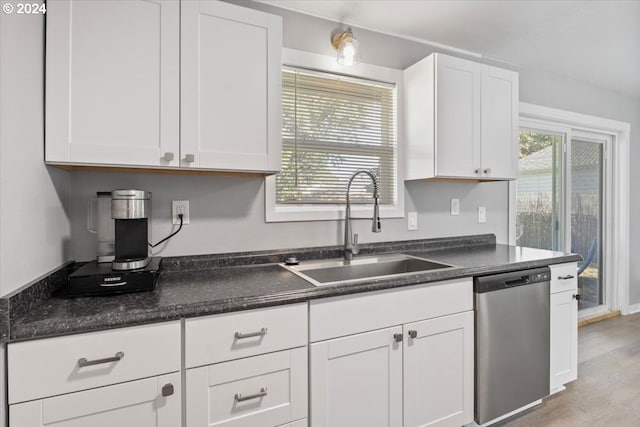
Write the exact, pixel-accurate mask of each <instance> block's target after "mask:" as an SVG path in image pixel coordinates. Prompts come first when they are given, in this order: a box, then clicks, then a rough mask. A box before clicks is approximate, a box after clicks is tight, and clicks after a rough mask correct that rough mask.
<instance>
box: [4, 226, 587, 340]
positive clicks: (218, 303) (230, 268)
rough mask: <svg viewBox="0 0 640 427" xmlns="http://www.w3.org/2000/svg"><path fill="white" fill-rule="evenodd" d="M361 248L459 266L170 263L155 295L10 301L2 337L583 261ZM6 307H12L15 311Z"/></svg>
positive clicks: (457, 243)
mask: <svg viewBox="0 0 640 427" xmlns="http://www.w3.org/2000/svg"><path fill="white" fill-rule="evenodd" d="M363 249H364V250H363V251H362V252H363V254H362V255H360V256H367V255H374V254H378V253H405V254H410V255H414V256H418V257H424V258H428V259H431V260H435V261H439V262H443V263H447V264H452V265H455V266H456V267H455V268H451V269H446V270H437V271H432V272H423V273H415V274H407V275H403V276H395V277H386V278H378V279H372V280H366V281H362V282H358V283H355V284H346V285H345V284H342V285H339V284H336V285H328V286H322V287H316V286H314V285H312V284H310V283H308V282H307V281H305V280H303V279H302V278H300V277H298V276H297V275H295V274H294V273H292V272H290V271H288V270H286V269H284V268H282V267H281V266H279V265H277V264H276V262H278V261H281V260H284V259H285V258H286V257H287V256H289V255H297V256H298V258H299V259H301V260H303V261H304V260H310V259H325V258H335V257H338V256H339V254H340V247H337V246H336V247H325V248H310V249H299V250H285V251H262V252H251V253H243V254H220V255H211V256H197V257H176V258H167V259H165V261H163V263H164V264H165V266H164V267H163V269H164V270H163V273H162V274H161V276H160V279H159V282H158V286H157V288H156V290H155V291H153V292H144V293H134V294H124V295H116V296H108V297H90V298H75V299H66V298H64V297H63V296H62V295H61V294H60V292H58V293H57V294H56V293H55V292H54V293H53V294H51V295H46V293H44V294H43V293H42V292H40V293H39V295H40V296H39V298H35V299H34V300H26V297H24V296H21V294H15V295H13V296H12V298H13V300H10V299H7V297H5V298H4V299H3V300H5V301H3V302H2V303H3V304H4V305H8V307H5V309H6V310H9V313H8V315H7V316H3V317H5V319H3V320H5V321H6V322H4V321H3V322H2V323H7V324H6V325H5V328H6V330H5V331H4V333H2V334H1V335H0V339H2V341H5V342H13V341H21V340H28V339H35V338H43V337H49V336H57V335H66V334H71V333H79V332H89V331H95V330H102V329H108V328H115V327H123V326H132V325H139V324H145V323H152V322H161V321H168V320H175V319H180V318H183V317H194V316H203V315H210V314H217V313H224V312H229V311H237V310H245V309H251V308H258V307H266V306H273V305H281V304H289V303H295V302H301V301H308V300H311V299H316V298H325V297H332V296H339V295H346V294H352V293H358V292H368V291H374V290H381V289H388V288H393V287H402V286H410V285H415V284H419V283H428V282H435V281H440V280H447V279H455V278H462V277H471V276H478V275H485V274H491V273H500V272H506V271H513V270H520V269H526V268H534V267H540V266H546V265H550V264H558V263H563V262H570V261H579V260H581V257H580V256H579V255H574V254H565V253H562V252H552V251H545V250H540V249H531V248H521V247H515V246H507V245H499V244H495V237H494V236H493V235H481V236H463V237H456V238H451V239H429V240H423V241H409V242H394V243H386V244H382V243H378V244H371V245H366V246H365V245H363ZM67 269H68V267H67ZM67 273H68V272H67ZM57 274H58V275H59V276H60V275H61V273H59V272H58V273H57ZM47 279H48V280H49V282H51V279H50V278H47ZM48 286H49V287H51V286H52V285H50V283H49V284H48ZM26 291H29V292H30V294H38V293H37V292H34V291H33V290H29V289H26V290H23V291H21V292H26ZM16 295H18V297H19V298H16ZM20 298H22V299H20ZM8 302H10V303H13V306H15V309H14V310H13V312H12V311H11V304H8ZM0 308H2V307H1V306H0Z"/></svg>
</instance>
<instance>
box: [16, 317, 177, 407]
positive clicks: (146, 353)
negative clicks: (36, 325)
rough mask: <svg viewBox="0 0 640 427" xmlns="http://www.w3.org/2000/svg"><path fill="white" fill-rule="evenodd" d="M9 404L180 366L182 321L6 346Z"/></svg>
mask: <svg viewBox="0 0 640 427" xmlns="http://www.w3.org/2000/svg"><path fill="white" fill-rule="evenodd" d="M7 358H8V378H9V403H10V404H13V403H18V402H24V401H27V400H34V399H39V398H43V397H48V396H54V395H58V394H64V393H70V392H73V391H79V390H85V389H89V388H95V387H101V386H105V385H110V384H116V383H121V382H124V381H130V380H134V379H139V378H146V377H151V376H155V375H160V374H164V373H169V372H177V371H179V370H180V322H171V323H164V324H160V325H147V326H136V327H132V328H124V329H117V330H110V331H103V332H92V333H88V334H79V335H70V336H66V337H58V338H47V339H42V340H35V341H27V342H21V343H15V344H9V345H8V347H7Z"/></svg>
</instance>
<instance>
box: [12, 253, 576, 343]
mask: <svg viewBox="0 0 640 427" xmlns="http://www.w3.org/2000/svg"><path fill="white" fill-rule="evenodd" d="M580 260H582V257H581V256H580V255H576V254H566V255H561V256H555V257H551V258H540V259H536V260H529V261H521V262H514V263H509V264H501V265H487V266H481V267H458V268H454V269H448V270H440V271H435V272H426V273H416V274H411V275H406V276H403V277H392V278H385V279H377V280H367V281H362V282H361V283H356V284H348V285H330V286H319V287H314V288H306V289H301V290H296V291H286V292H280V293H274V294H270V295H264V296H250V297H238V298H231V299H221V300H216V301H205V302H202V303H198V304H189V305H188V306H182V305H175V306H169V307H164V308H162V309H161V310H156V311H155V312H154V310H153V309H148V310H139V311H129V312H128V313H127V317H126V318H125V319H123V320H121V321H120V320H118V318H117V317H115V316H113V315H112V313H106V314H105V315H104V316H95V315H94V316H84V317H77V318H74V319H73V321H72V322H67V323H66V327H65V328H60V329H58V330H56V329H55V328H51V325H50V324H49V323H50V322H47V321H42V322H40V323H42V327H38V325H37V324H34V322H31V323H29V324H28V326H25V327H24V329H26V330H21V324H20V321H19V320H18V321H17V322H15V323H14V324H12V325H11V327H10V330H9V334H8V336H6V337H3V339H1V340H0V342H3V343H15V342H22V341H28V340H34V339H44V338H52V337H59V336H65V335H72V334H79V333H89V332H96V331H101V330H108V329H116V328H124V327H130V326H139V325H144V324H150V323H160V322H165V321H175V320H180V319H188V318H192V317H202V316H210V315H215V314H222V313H229V312H234V311H243V310H251V309H256V308H263V307H271V306H278V305H285V304H294V303H299V302H308V301H311V300H315V299H319V298H331V297H338V296H344V295H353V294H359V293H365V292H374V291H381V290H387V289H395V288H402V287H407V286H414V285H420V284H425V283H433V282H441V281H445V280H455V279H461V278H467V277H474V276H481V275H487V274H495V273H503V272H509V271H516V270H522V269H528V268H536V267H544V266H548V265H552V264H562V263H566V262H577V261H580ZM292 274H293V273H292Z"/></svg>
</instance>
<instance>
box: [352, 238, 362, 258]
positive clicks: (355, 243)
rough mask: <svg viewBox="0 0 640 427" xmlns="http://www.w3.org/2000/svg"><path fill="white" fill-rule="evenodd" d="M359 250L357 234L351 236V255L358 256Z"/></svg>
mask: <svg viewBox="0 0 640 427" xmlns="http://www.w3.org/2000/svg"><path fill="white" fill-rule="evenodd" d="M359 252H360V249H358V233H354V234H353V244H352V245H351V253H352V254H354V255H358V253H359Z"/></svg>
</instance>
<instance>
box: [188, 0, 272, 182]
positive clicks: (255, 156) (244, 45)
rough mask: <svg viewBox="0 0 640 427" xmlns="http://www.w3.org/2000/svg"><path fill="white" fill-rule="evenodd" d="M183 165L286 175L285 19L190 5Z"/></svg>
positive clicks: (204, 3)
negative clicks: (283, 102)
mask: <svg viewBox="0 0 640 427" xmlns="http://www.w3.org/2000/svg"><path fill="white" fill-rule="evenodd" d="M181 11H182V15H181V16H182V18H181V21H182V27H181V28H182V51H181V73H182V74H181V166H183V167H191V168H203V169H216V170H244V171H271V172H274V171H278V170H280V147H281V135H280V132H281V129H280V122H281V117H280V111H281V106H280V99H281V90H282V87H281V85H282V83H281V81H282V76H281V73H282V70H281V60H280V58H281V49H282V20H281V18H280V17H278V16H274V15H270V14H267V13H263V12H259V11H256V10H252V9H248V8H243V7H238V6H235V5H231V4H228V3H223V2H219V1H214V0H198V1H183V2H182V6H181Z"/></svg>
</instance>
